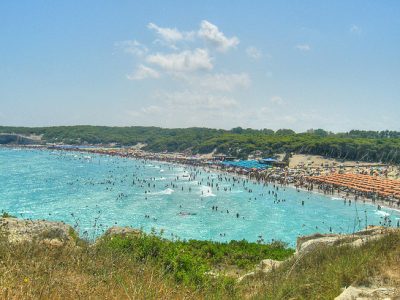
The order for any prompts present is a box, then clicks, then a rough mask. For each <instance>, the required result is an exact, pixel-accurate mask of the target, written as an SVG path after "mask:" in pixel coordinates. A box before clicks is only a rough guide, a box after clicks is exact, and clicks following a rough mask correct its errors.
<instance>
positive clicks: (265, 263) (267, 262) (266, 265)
mask: <svg viewBox="0 0 400 300" xmlns="http://www.w3.org/2000/svg"><path fill="white" fill-rule="evenodd" d="M282 263H283V261H279V260H273V259H263V260H262V261H261V263H260V265H259V267H258V268H259V270H260V271H261V272H263V273H268V272H271V271H272V270H275V269H276V268H277V267H279V266H280V265H281V264H282Z"/></svg>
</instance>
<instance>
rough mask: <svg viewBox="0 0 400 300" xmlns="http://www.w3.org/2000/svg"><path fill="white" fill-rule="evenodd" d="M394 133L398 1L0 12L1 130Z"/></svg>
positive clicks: (133, 4) (398, 100)
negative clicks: (83, 127) (204, 129)
mask: <svg viewBox="0 0 400 300" xmlns="http://www.w3.org/2000/svg"><path fill="white" fill-rule="evenodd" d="M74 124H93V125H116V126H125V125H126V126H131V125H154V126H163V127H189V126H206V127H217V128H232V127H236V126H242V127H252V128H272V129H278V128H292V129H294V130H296V131H304V130H307V129H309V128H320V127H321V128H325V129H327V130H333V131H345V130H350V129H372V130H381V129H393V130H400V1H397V0H392V1H389V0H388V1H365V0H362V1H351V0H342V1H339V0H338V1H321V0H315V1H244V0H243V1H232V0H229V1H228V0H226V1H221V0H220V1H215V0H214V1H99V0H97V1H50V0H49V1H11V0H9V1H1V2H0V125H16V126H17V125H18V126H47V125H74Z"/></svg>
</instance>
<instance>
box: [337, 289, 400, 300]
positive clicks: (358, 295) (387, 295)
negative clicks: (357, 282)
mask: <svg viewBox="0 0 400 300" xmlns="http://www.w3.org/2000/svg"><path fill="white" fill-rule="evenodd" d="M395 294H396V289H395V288H391V287H385V288H383V287H381V288H368V287H354V286H349V287H348V288H346V289H345V290H344V291H343V292H342V293H341V294H340V295H339V296H337V297H336V298H335V300H364V299H374V300H375V299H376V300H378V299H382V300H383V299H392V296H396V295H395Z"/></svg>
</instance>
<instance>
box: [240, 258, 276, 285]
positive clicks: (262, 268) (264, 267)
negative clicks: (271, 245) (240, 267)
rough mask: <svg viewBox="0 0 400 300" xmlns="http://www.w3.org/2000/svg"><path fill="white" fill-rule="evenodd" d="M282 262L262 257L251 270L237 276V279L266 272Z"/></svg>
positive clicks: (248, 277)
mask: <svg viewBox="0 0 400 300" xmlns="http://www.w3.org/2000/svg"><path fill="white" fill-rule="evenodd" d="M282 263H283V261H279V260H273V259H263V260H262V261H261V262H260V264H259V265H258V266H257V267H256V269H255V270H254V271H253V272H249V273H246V274H244V275H243V276H241V277H239V278H238V279H237V281H238V282H241V281H242V280H244V279H250V278H253V277H254V276H255V275H256V274H260V273H262V274H267V273H269V272H271V271H273V270H275V269H276V268H278V267H279V266H280V265H281V264H282Z"/></svg>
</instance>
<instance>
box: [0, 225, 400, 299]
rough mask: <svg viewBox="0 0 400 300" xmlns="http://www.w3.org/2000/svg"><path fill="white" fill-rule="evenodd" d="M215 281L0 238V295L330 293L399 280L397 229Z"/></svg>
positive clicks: (117, 255)
mask: <svg viewBox="0 0 400 300" xmlns="http://www.w3.org/2000/svg"><path fill="white" fill-rule="evenodd" d="M100 245H101V244H100ZM216 282H218V280H215V284H213V281H210V283H209V285H207V286H206V287H204V286H203V287H201V288H198V287H195V286H191V285H185V284H184V283H181V284H178V283H177V281H176V280H174V277H173V276H172V275H171V274H168V273H165V272H163V271H162V268H161V267H160V265H158V264H156V263H154V261H151V260H147V261H137V260H135V259H133V258H132V255H131V254H129V253H125V252H123V251H115V250H112V249H110V248H107V247H99V246H90V245H88V244H86V243H83V242H80V245H79V246H76V247H71V246H65V247H54V246H49V245H45V244H43V243H35V242H32V243H25V244H20V245H11V244H9V243H8V242H6V240H5V239H4V238H0V298H1V299H244V298H255V299H333V298H335V297H336V296H337V295H338V294H340V292H341V289H342V288H343V287H345V286H349V285H364V286H374V285H379V286H392V287H398V286H400V232H398V233H394V234H390V235H388V236H386V237H384V238H382V239H380V240H374V241H371V242H368V243H366V244H365V245H363V246H361V247H360V248H353V247H349V246H341V247H320V248H317V249H316V250H315V251H313V252H311V253H308V254H306V255H304V256H302V257H301V258H300V259H298V258H297V259H296V258H293V259H291V260H289V261H287V262H285V263H284V264H282V265H281V266H280V267H278V268H277V269H275V270H274V271H272V272H271V273H269V274H268V275H261V274H259V275H258V276H256V278H253V279H250V280H248V281H244V282H242V283H241V284H236V285H235V286H234V292H232V291H227V290H226V289H224V288H221V286H218V284H217V283H216ZM399 293H400V290H399Z"/></svg>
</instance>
